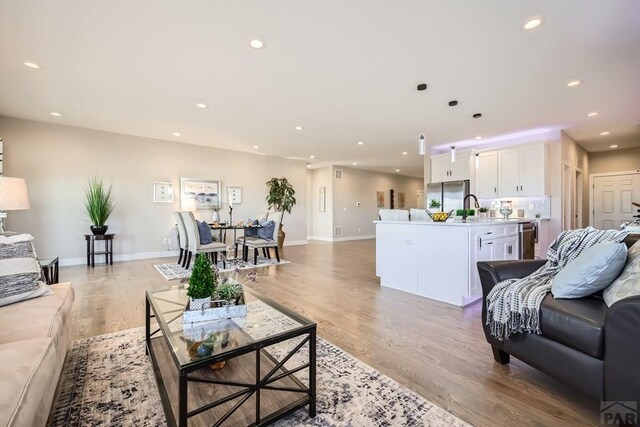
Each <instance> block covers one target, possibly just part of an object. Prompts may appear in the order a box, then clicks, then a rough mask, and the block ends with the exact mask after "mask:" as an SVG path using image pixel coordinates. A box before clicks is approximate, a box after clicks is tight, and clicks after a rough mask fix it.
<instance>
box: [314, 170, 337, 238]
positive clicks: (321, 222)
mask: <svg viewBox="0 0 640 427" xmlns="http://www.w3.org/2000/svg"><path fill="white" fill-rule="evenodd" d="M309 181H310V182H311V184H310V185H309V189H310V190H309V198H310V199H311V203H309V206H310V207H311V208H310V209H311V221H312V226H311V233H310V234H309V238H313V239H317V240H329V241H330V240H331V238H332V236H333V166H327V167H323V168H319V169H313V170H310V171H309ZM320 187H325V189H326V203H325V205H326V208H325V211H324V212H320Z"/></svg>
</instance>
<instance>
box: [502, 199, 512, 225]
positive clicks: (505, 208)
mask: <svg viewBox="0 0 640 427" xmlns="http://www.w3.org/2000/svg"><path fill="white" fill-rule="evenodd" d="M512 213H513V208H512V206H511V200H505V201H503V202H500V214H501V215H502V216H503V217H504V219H505V220H508V219H509V215H511V214H512Z"/></svg>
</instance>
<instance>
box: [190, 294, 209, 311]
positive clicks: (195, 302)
mask: <svg viewBox="0 0 640 427" xmlns="http://www.w3.org/2000/svg"><path fill="white" fill-rule="evenodd" d="M208 308H211V297H207V298H189V310H191V311H202V310H206V309H208Z"/></svg>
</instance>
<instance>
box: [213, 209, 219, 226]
mask: <svg viewBox="0 0 640 427" xmlns="http://www.w3.org/2000/svg"><path fill="white" fill-rule="evenodd" d="M211 222H213V223H216V222H217V223H219V222H220V208H213V215H212V216H211Z"/></svg>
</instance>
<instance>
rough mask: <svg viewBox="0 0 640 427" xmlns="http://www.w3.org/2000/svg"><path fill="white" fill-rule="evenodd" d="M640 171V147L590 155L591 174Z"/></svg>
mask: <svg viewBox="0 0 640 427" xmlns="http://www.w3.org/2000/svg"><path fill="white" fill-rule="evenodd" d="M612 142H615V141H612ZM638 169H640V147H635V148H627V149H624V150H609V151H599V152H597V153H589V173H607V172H623V171H632V170H638Z"/></svg>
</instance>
